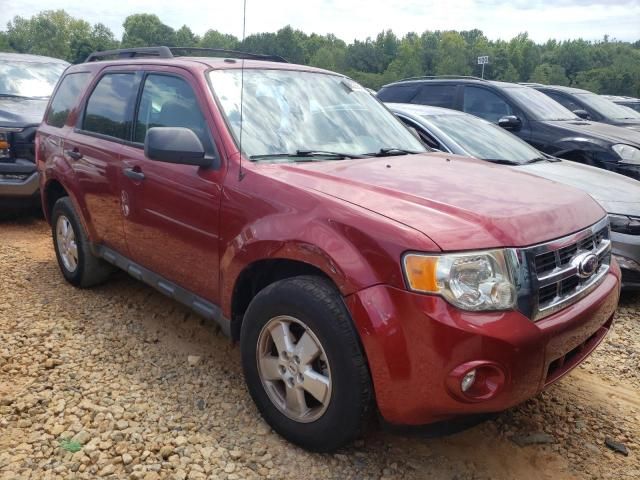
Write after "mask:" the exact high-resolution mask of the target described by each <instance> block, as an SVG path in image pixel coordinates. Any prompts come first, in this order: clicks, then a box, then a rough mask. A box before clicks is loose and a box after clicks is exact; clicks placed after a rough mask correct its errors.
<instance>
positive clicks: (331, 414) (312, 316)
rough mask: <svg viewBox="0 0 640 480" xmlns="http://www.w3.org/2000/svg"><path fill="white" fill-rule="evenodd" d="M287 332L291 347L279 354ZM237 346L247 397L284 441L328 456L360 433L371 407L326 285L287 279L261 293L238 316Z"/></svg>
mask: <svg viewBox="0 0 640 480" xmlns="http://www.w3.org/2000/svg"><path fill="white" fill-rule="evenodd" d="M283 329H284V330H283ZM287 330H288V332H289V339H290V340H294V341H295V343H293V342H290V343H289V347H293V348H290V353H288V354H287V355H284V356H283V354H282V353H281V350H282V349H283V348H279V347H278V345H277V344H276V341H275V340H274V338H281V340H280V341H279V343H280V345H281V346H283V345H284V344H286V343H287V342H286V341H284V343H283V340H282V338H284V337H282V332H284V331H287ZM274 332H275V333H274ZM278 332H280V333H278ZM274 335H275V336H274ZM304 335H306V337H305V339H304V340H302V341H301V338H302V337H303V336H304ZM285 336H286V335H285ZM314 344H315V346H313V345H314ZM240 348H241V356H242V367H243V370H244V376H245V381H246V383H247V387H248V389H249V392H250V394H251V397H252V398H253V400H254V402H255V403H256V405H257V407H258V410H259V411H260V413H261V414H262V416H263V417H264V419H265V420H266V421H267V423H268V424H269V425H270V426H271V427H272V428H273V429H274V430H275V431H276V432H278V433H279V434H280V435H282V436H283V437H284V438H286V439H287V440H289V441H290V442H292V443H295V444H296V445H299V446H300V447H302V448H305V449H307V450H311V451H316V452H328V451H333V450H336V449H337V448H339V447H342V446H344V445H346V444H348V443H349V442H351V441H353V440H354V439H355V438H357V437H358V436H359V435H360V434H361V433H362V432H363V431H364V428H365V426H366V424H367V422H368V420H369V415H370V412H371V410H372V408H371V407H372V403H373V392H372V387H371V378H370V375H369V369H368V366H367V362H366V360H365V357H364V354H363V352H362V347H361V345H360V340H359V337H358V334H357V332H356V330H355V327H354V325H353V322H352V320H351V317H350V315H349V312H348V310H347V308H346V306H345V305H344V302H343V301H342V298H341V296H340V294H339V292H338V291H337V290H336V288H335V287H334V286H333V285H332V284H331V283H330V282H329V281H327V280H325V279H324V278H321V277H315V276H300V277H293V278H288V279H285V280H280V281H278V282H275V283H273V284H271V285H269V286H268V287H266V288H265V289H263V290H262V291H260V292H259V293H258V294H257V295H256V296H255V297H254V299H253V300H252V301H251V303H250V305H249V307H248V309H247V311H246V313H245V316H244V320H243V323H242V330H241V335H240ZM285 350H286V348H285ZM315 350H317V352H318V353H317V354H316V355H315V357H313V358H315V359H314V360H313V361H309V360H308V358H312V355H311V353H310V352H313V351H315ZM297 354H299V357H298V356H297ZM305 357H308V358H305ZM296 360H298V361H297V362H296ZM276 365H277V367H276ZM277 375H280V377H278V376H277ZM327 380H328V382H327ZM287 385H289V386H287ZM319 385H320V387H321V388H318V386H319ZM327 385H328V387H327ZM325 387H326V388H325ZM300 390H302V391H303V393H302V394H300V393H299V391H300ZM287 392H288V393H289V394H291V395H292V398H295V399H298V401H295V402H292V404H291V405H295V406H296V408H293V409H292V408H288V406H289V404H288V403H287V402H288V399H289V396H288V393H287ZM310 392H314V394H315V395H316V396H314V395H312V394H311V393H310ZM300 395H302V398H303V399H304V402H302V403H301V402H300V401H299V399H300V398H301V397H300ZM318 398H321V399H323V401H319V400H318ZM300 405H303V406H306V407H307V408H308V411H305V410H304V408H297V406H300ZM301 412H306V413H301Z"/></svg>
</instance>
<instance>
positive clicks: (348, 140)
mask: <svg viewBox="0 0 640 480" xmlns="http://www.w3.org/2000/svg"><path fill="white" fill-rule="evenodd" d="M241 74H242V73H241V70H235V69H234V70H214V71H212V72H210V74H209V75H210V79H211V84H212V86H213V90H214V92H215V94H216V96H217V97H218V99H219V101H220V104H221V106H222V109H223V110H224V113H225V115H226V117H227V121H228V122H229V124H230V126H231V129H232V131H233V134H234V136H235V138H236V141H237V142H238V143H240V98H241V95H240V85H241ZM242 102H243V109H242V111H243V117H244V118H243V127H242V150H243V153H244V154H245V155H246V156H247V157H249V158H252V157H253V158H254V159H257V157H260V156H263V158H264V156H269V155H278V154H287V153H294V154H295V152H298V151H306V152H344V154H346V155H366V154H373V153H378V152H380V151H381V150H383V149H393V150H394V151H396V150H398V149H399V150H409V151H415V152H424V151H425V147H424V146H423V145H422V143H420V142H419V141H418V140H417V139H416V138H415V137H414V136H413V135H412V134H411V133H410V132H409V130H407V128H405V127H404V126H403V125H402V124H401V123H400V121H398V120H397V119H396V118H395V117H394V116H393V114H391V113H390V112H389V111H388V110H386V109H385V108H384V107H383V106H382V105H381V104H380V103H379V102H378V101H377V100H376V99H375V98H373V97H372V96H371V94H370V93H369V92H367V91H366V90H365V89H364V88H363V87H361V86H360V85H358V84H357V83H355V82H353V81H352V80H349V79H346V78H344V77H340V76H337V75H328V74H322V73H314V72H300V71H290V70H256V69H251V70H245V71H244V94H243V97H242ZM291 156H295V155H290V156H289V158H287V155H284V157H283V158H280V159H279V160H280V161H291V158H290V157H291Z"/></svg>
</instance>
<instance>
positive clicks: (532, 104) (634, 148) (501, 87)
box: [377, 77, 640, 180]
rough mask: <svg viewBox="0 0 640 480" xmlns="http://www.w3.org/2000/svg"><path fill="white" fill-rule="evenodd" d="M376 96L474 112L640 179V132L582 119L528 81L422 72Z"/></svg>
mask: <svg viewBox="0 0 640 480" xmlns="http://www.w3.org/2000/svg"><path fill="white" fill-rule="evenodd" d="M377 96H378V98H379V99H380V100H382V101H383V102H393V103H415V104H422V105H433V106H436V107H444V108H451V109H454V110H460V111H463V112H466V113H471V114H472V115H476V116H478V117H481V118H484V119H485V120H489V121H491V122H494V123H496V124H498V125H500V126H501V127H503V128H505V129H506V130H509V131H511V132H512V133H514V134H515V135H517V136H518V137H520V138H521V139H523V140H525V141H526V142H528V143H530V144H531V145H533V146H534V147H536V148H537V149H538V150H541V151H543V152H545V153H548V154H550V155H553V156H556V157H561V158H566V159H568V160H575V161H578V162H581V163H585V164H588V165H593V166H596V167H600V168H605V169H607V170H611V171H613V172H617V173H620V174H623V175H627V176H629V177H632V178H635V179H637V180H640V132H635V131H633V130H631V129H629V128H622V127H616V126H614V125H607V124H604V123H598V122H592V121H588V120H584V119H581V118H580V117H578V116H577V115H575V114H574V113H572V112H571V111H569V110H567V109H566V108H564V107H563V106H562V105H560V104H559V103H557V102H555V101H553V100H552V99H551V98H549V97H547V96H546V95H545V94H543V93H542V92H539V91H537V90H534V89H533V88H530V87H527V86H524V85H518V84H514V83H504V82H495V81H489V80H482V79H479V78H475V77H439V78H438V77H426V78H425V77H421V78H413V79H407V80H401V81H399V82H395V83H391V84H389V85H385V86H384V87H382V88H381V89H380V91H379V92H378V95H377Z"/></svg>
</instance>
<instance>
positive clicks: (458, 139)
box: [424, 114, 542, 164]
mask: <svg viewBox="0 0 640 480" xmlns="http://www.w3.org/2000/svg"><path fill="white" fill-rule="evenodd" d="M424 119H425V120H426V121H427V122H428V123H429V124H431V125H433V126H434V127H435V128H436V129H437V130H440V131H441V132H442V133H443V134H444V135H446V136H447V137H449V138H450V139H451V140H453V142H455V143H457V144H458V145H459V146H460V147H462V149H463V150H464V151H465V152H466V153H467V154H469V155H471V156H472V157H475V158H480V159H482V160H504V161H508V162H513V163H518V164H525V163H528V162H530V161H532V160H536V159H539V158H540V157H542V154H541V153H540V152H539V151H538V150H536V149H535V148H533V147H531V146H529V144H527V143H525V142H523V141H522V140H520V139H519V138H517V137H515V136H514V135H511V134H510V133H508V132H506V131H505V130H504V129H502V128H500V127H498V126H496V125H494V124H493V123H491V122H487V121H486V120H482V119H481V118H477V117H473V116H471V115H451V114H445V115H425V116H424Z"/></svg>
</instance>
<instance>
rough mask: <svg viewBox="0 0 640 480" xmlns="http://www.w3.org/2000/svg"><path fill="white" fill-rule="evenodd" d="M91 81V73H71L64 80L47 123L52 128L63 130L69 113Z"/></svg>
mask: <svg viewBox="0 0 640 480" xmlns="http://www.w3.org/2000/svg"><path fill="white" fill-rule="evenodd" d="M88 81H89V73H88V72H83V73H71V74H69V75H67V76H66V77H64V78H63V79H62V82H60V87H58V90H57V91H56V94H55V96H54V97H53V100H51V106H50V107H49V112H48V113H47V118H46V119H45V122H46V123H47V125H51V126H52V127H58V128H61V127H63V126H64V124H65V123H66V122H67V117H68V116H69V112H71V110H72V109H73V107H74V105H75V104H76V102H77V101H78V98H79V97H80V95H82V91H83V90H84V87H85V86H86V85H87V82H88Z"/></svg>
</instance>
